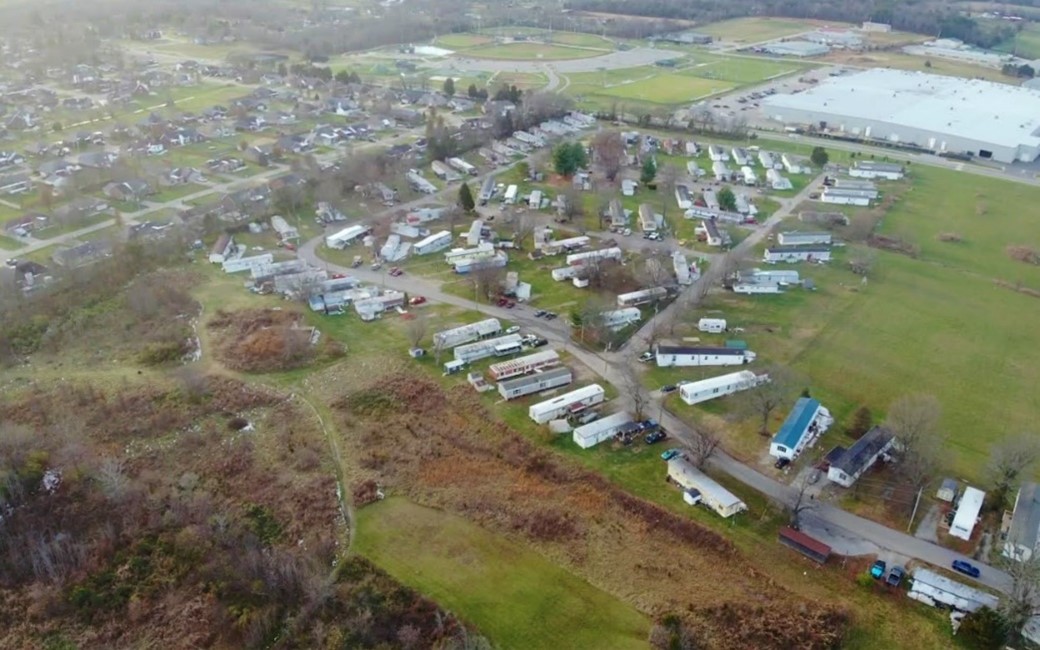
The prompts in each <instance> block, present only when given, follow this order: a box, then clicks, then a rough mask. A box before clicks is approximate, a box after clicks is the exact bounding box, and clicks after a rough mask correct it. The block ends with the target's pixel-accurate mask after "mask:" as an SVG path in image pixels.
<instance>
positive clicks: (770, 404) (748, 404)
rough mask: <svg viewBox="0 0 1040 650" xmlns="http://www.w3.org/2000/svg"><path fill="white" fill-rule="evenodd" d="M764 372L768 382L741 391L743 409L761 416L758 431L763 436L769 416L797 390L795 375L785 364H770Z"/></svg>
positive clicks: (767, 433) (767, 425)
mask: <svg viewBox="0 0 1040 650" xmlns="http://www.w3.org/2000/svg"><path fill="white" fill-rule="evenodd" d="M766 372H767V373H768V374H769V381H768V382H765V383H763V384H761V385H759V386H758V387H757V388H753V389H751V390H746V391H743V392H742V393H741V401H742V402H743V405H744V407H745V409H746V410H747V411H748V412H749V413H750V414H752V415H754V416H756V417H759V418H761V424H760V426H759V429H758V431H759V433H761V434H762V435H763V436H768V435H769V418H770V417H771V416H772V415H773V412H774V411H776V410H777V409H778V408H780V407H781V406H783V405H784V404H785V403H787V401H788V400H790V399H791V396H792V395H793V394H794V393H795V392H796V390H797V377H796V375H795V374H794V372H792V371H791V370H790V369H789V368H787V367H786V366H772V367H770V368H768V369H767V370H766Z"/></svg>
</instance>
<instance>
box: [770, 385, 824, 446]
mask: <svg viewBox="0 0 1040 650" xmlns="http://www.w3.org/2000/svg"><path fill="white" fill-rule="evenodd" d="M819 408H820V402H819V400H815V399H813V398H811V397H802V398H799V400H798V401H797V402H795V403H794V408H792V409H791V412H790V413H788V414H787V419H786V420H784V423H783V425H782V426H781V427H780V430H779V431H777V432H776V435H775V436H773V442H774V443H776V444H778V445H783V446H784V447H787V448H788V449H794V448H795V447H797V446H798V443H799V442H800V441H801V439H802V436H803V435H804V434H805V430H806V429H808V428H809V425H810V424H811V423H812V421H813V418H815V417H816V412H817V411H818V410H819Z"/></svg>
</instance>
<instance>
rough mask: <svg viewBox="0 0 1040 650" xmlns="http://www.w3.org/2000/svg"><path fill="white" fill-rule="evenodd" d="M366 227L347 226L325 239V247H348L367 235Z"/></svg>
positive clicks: (367, 228) (368, 229)
mask: <svg viewBox="0 0 1040 650" xmlns="http://www.w3.org/2000/svg"><path fill="white" fill-rule="evenodd" d="M370 230H371V228H369V227H368V226H361V225H354V226H348V227H346V228H344V229H343V230H340V231H339V232H337V233H334V234H332V235H328V236H327V237H325V245H326V246H328V247H329V248H336V249H343V248H346V247H347V246H350V245H351V244H353V243H354V242H356V241H358V240H359V239H361V238H362V237H364V236H365V235H367V234H368V233H369V231H370Z"/></svg>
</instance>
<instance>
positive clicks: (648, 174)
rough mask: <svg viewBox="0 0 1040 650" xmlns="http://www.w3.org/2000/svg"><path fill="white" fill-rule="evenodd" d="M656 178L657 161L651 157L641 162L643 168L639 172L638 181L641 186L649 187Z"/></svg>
mask: <svg viewBox="0 0 1040 650" xmlns="http://www.w3.org/2000/svg"><path fill="white" fill-rule="evenodd" d="M656 176H657V161H655V160H654V158H653V156H650V157H648V158H647V159H646V160H644V161H643V168H642V170H640V172H639V181H640V182H641V183H642V184H643V185H649V184H650V183H653V182H654V178H655V177H656Z"/></svg>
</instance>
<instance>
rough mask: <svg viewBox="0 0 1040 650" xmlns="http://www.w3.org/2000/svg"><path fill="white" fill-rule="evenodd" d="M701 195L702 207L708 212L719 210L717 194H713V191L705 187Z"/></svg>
mask: <svg viewBox="0 0 1040 650" xmlns="http://www.w3.org/2000/svg"><path fill="white" fill-rule="evenodd" d="M702 195H703V196H704V207H706V208H708V209H709V210H718V209H719V197H718V195H717V194H715V190H713V189H711V188H710V187H706V188H704V192H703V193H702Z"/></svg>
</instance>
